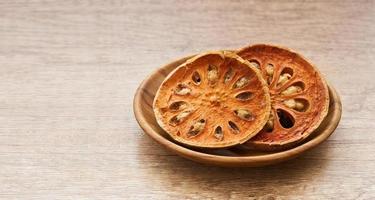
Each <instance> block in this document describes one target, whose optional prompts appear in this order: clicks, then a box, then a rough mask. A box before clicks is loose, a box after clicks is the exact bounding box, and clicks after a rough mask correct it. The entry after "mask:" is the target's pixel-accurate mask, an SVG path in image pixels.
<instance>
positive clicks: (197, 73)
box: [153, 51, 271, 148]
mask: <svg viewBox="0 0 375 200" xmlns="http://www.w3.org/2000/svg"><path fill="white" fill-rule="evenodd" d="M153 106H154V112H155V117H156V120H157V122H158V124H159V125H160V126H161V127H162V128H163V129H164V130H165V131H166V132H167V133H168V134H169V135H170V136H171V137H172V138H173V139H174V140H176V141H178V142H181V143H183V144H186V145H189V146H194V147H206V148H219V147H228V146H233V145H236V144H241V143H244V142H245V141H247V140H248V139H250V138H251V137H253V136H254V135H255V134H257V133H258V132H259V131H260V130H261V129H262V128H263V126H264V125H265V123H266V122H267V119H268V116H269V113H270V109H271V105H270V96H269V91H268V87H267V84H266V82H265V80H264V79H263V78H262V77H261V74H260V71H259V70H258V69H256V68H255V67H252V66H251V65H250V64H249V63H248V62H247V61H245V60H243V59H242V58H240V57H239V56H237V55H235V54H233V53H230V52H226V51H219V52H209V53H205V54H201V55H198V56H196V57H194V58H192V59H190V60H188V61H186V62H185V63H184V64H182V65H180V66H179V67H177V68H176V69H175V70H174V71H172V72H171V73H170V74H169V75H168V76H167V78H166V79H165V80H164V82H163V83H162V84H161V86H160V88H159V90H158V92H157V93H156V96H155V99H154V105H153Z"/></svg>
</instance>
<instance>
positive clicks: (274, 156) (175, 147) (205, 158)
mask: <svg viewBox="0 0 375 200" xmlns="http://www.w3.org/2000/svg"><path fill="white" fill-rule="evenodd" d="M191 57H192V56H186V57H182V58H180V59H177V60H174V61H172V62H170V63H168V64H166V65H163V66H162V67H159V68H158V69H156V70H155V71H154V72H153V73H151V74H150V75H149V76H148V77H146V78H145V79H144V80H143V81H142V82H141V84H140V85H139V86H138V88H137V90H136V92H135V95H134V99H133V112H134V115H135V118H136V121H137V122H138V124H139V126H140V127H141V128H142V129H143V131H144V132H145V133H146V134H147V135H149V136H150V137H151V138H153V139H154V140H156V141H157V142H158V143H159V144H161V145H162V146H164V147H165V148H166V149H168V150H169V151H171V152H173V153H176V154H178V155H180V156H182V157H184V158H187V159H190V160H193V161H196V162H200V163H204V164H210V165H218V166H226V167H255V166H264V165H269V164H276V163H278V162H282V161H284V160H288V159H292V158H294V157H296V156H298V155H300V154H302V153H303V152H305V151H307V150H309V149H312V148H313V147H315V146H317V145H318V144H320V143H322V142H324V141H325V140H326V139H327V138H328V137H329V136H330V135H331V134H332V133H333V132H334V130H335V129H336V128H337V126H338V124H339V121H340V119H341V115H342V104H341V100H340V97H339V95H338V93H337V91H336V90H335V88H333V86H332V85H331V84H330V83H328V81H327V80H326V82H327V85H328V88H329V92H330V94H331V96H332V97H333V98H332V99H335V101H332V102H330V106H333V107H334V108H333V110H332V112H333V114H332V115H333V117H332V118H333V119H334V120H333V122H330V123H328V124H327V126H326V128H325V129H324V130H322V133H321V134H319V135H317V136H316V137H313V138H312V139H311V140H309V141H307V142H305V143H302V144H301V145H298V146H296V147H294V148H291V149H287V150H284V151H280V152H271V153H270V154H265V155H251V156H224V155H213V154H209V153H204V152H199V151H195V150H192V149H189V148H187V147H184V146H181V145H179V144H177V143H174V142H173V141H170V140H168V139H167V138H164V137H163V136H162V135H160V134H159V133H158V132H157V131H155V130H154V129H153V128H152V127H151V126H150V124H148V122H147V121H146V119H145V116H144V114H143V112H142V104H141V96H142V93H143V92H144V91H143V90H144V88H146V87H145V86H146V85H147V84H148V82H149V81H150V80H151V79H152V78H153V77H155V76H157V75H158V73H160V71H162V70H165V68H168V67H171V66H173V65H176V64H178V63H180V62H183V61H184V60H187V59H189V58H191ZM177 66H178V65H177ZM177 66H176V67H177ZM327 116H328V115H327Z"/></svg>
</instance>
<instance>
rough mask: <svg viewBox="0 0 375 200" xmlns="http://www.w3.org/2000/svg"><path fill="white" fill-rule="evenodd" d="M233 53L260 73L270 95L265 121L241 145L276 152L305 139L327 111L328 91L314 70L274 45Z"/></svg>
mask: <svg viewBox="0 0 375 200" xmlns="http://www.w3.org/2000/svg"><path fill="white" fill-rule="evenodd" d="M237 54H238V55H239V56H241V57H242V58H244V59H246V60H248V61H249V62H250V63H251V64H252V65H253V66H256V67H258V68H259V69H260V70H261V73H262V75H263V78H264V79H265V80H266V81H267V84H268V86H269V92H270V95H271V113H270V117H269V119H268V122H267V123H266V125H265V127H264V128H263V130H261V132H260V133H259V134H257V135H256V136H255V137H253V138H252V139H251V140H249V141H248V142H247V143H246V144H245V145H246V146H248V147H251V148H255V149H260V150H280V149H285V148H288V147H291V146H294V145H295V144H298V143H299V142H301V141H303V140H304V139H305V138H307V137H308V136H309V135H310V134H311V133H312V132H313V131H314V130H315V129H316V128H317V127H318V126H319V125H320V123H321V122H322V121H323V119H324V118H325V116H326V115H327V112H328V104H329V95H328V88H327V85H326V83H325V80H324V79H323V77H322V76H321V74H320V73H319V72H318V70H317V69H316V68H315V67H314V66H313V65H312V64H311V63H309V62H308V61H307V60H306V59H305V58H303V57H302V56H301V55H299V54H298V53H296V52H293V51H291V50H289V49H286V48H282V47H278V46H272V45H264V44H260V45H253V46H249V47H245V48H243V49H241V50H239V51H238V52H237Z"/></svg>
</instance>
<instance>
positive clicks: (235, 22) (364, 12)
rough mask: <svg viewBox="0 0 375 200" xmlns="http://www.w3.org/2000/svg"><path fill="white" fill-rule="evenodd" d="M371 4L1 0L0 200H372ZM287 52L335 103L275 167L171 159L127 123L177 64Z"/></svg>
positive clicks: (374, 45)
mask: <svg viewBox="0 0 375 200" xmlns="http://www.w3.org/2000/svg"><path fill="white" fill-rule="evenodd" d="M374 24H375V2H374V1H338V0H337V1H336V0H334V1H321V0H319V1H282V2H281V1H239V0H237V1H220V2H218V1H213V0H208V1H189V2H186V1H172V0H171V1H162V2H156V1H144V0H142V1H116V0H112V1H99V0H86V1H56V0H55V1H53V0H33V1H31V0H23V1H22V0H14V1H10V0H3V1H0V76H1V81H0V102H1V104H0V199H124V198H125V199H147V198H148V199H151V198H152V199H302V198H303V199H374V198H375V173H374V170H375V162H374V161H375V146H374V143H375V136H374V134H373V130H374V129H375V123H374V122H373V121H374V118H375V114H374V113H375V112H374V111H375V79H374V78H373V76H374V74H375V67H374V66H373V64H374V63H375V40H374V38H375V26H374ZM250 43H275V44H280V45H283V46H288V47H290V48H292V49H295V50H297V51H299V52H300V53H302V54H303V55H305V56H306V57H307V58H308V59H309V60H311V61H312V62H313V63H315V64H316V66H318V67H319V68H320V70H321V72H322V73H323V74H324V75H325V76H326V78H327V79H328V80H329V81H330V83H331V84H332V85H333V86H335V88H336V89H337V90H338V92H339V94H340V95H341V99H342V103H343V116H342V120H341V123H340V125H339V127H338V129H337V130H336V132H335V134H333V136H332V137H330V138H329V140H328V141H327V142H325V143H323V144H322V145H320V146H319V147H317V148H315V149H314V150H312V151H310V152H308V153H306V154H305V155H304V156H302V157H299V158H297V159H295V160H291V161H289V162H286V163H283V164H281V165H277V166H271V167H265V168H257V169H246V168H245V169H225V168H218V167H207V166H203V165H200V164H197V163H194V162H191V161H188V160H186V159H183V158H180V157H179V156H176V155H174V154H171V153H169V152H167V151H166V150H165V149H163V148H161V146H160V145H158V144H156V142H154V141H153V140H152V139H150V138H149V137H148V136H147V135H145V134H144V133H143V132H142V130H141V129H140V128H139V126H138V124H137V123H136V121H135V119H134V116H133V112H132V100H133V95H134V93H135V90H136V88H137V87H138V85H139V84H140V82H141V81H142V80H143V79H144V78H145V77H146V76H147V75H148V74H150V73H151V72H152V71H154V70H156V69H157V68H158V67H159V66H161V65H163V64H165V63H168V62H169V61H171V60H174V59H175V58H178V57H182V56H184V55H189V54H193V53H198V52H201V51H205V50H210V49H234V48H239V47H242V46H245V45H247V44H250Z"/></svg>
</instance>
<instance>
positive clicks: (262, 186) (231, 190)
mask: <svg viewBox="0 0 375 200" xmlns="http://www.w3.org/2000/svg"><path fill="white" fill-rule="evenodd" d="M140 132H141V131H140ZM140 134H141V136H140V140H139V144H138V145H137V147H138V150H137V153H138V155H137V157H138V159H137V162H139V163H138V164H139V165H140V166H142V167H143V170H144V173H146V174H145V176H150V177H152V179H153V180H155V179H156V180H158V181H155V183H154V184H159V186H160V187H169V188H170V189H171V190H175V191H176V192H177V193H178V192H184V191H196V192H199V193H201V192H202V194H201V195H204V194H205V193H211V192H214V193H215V195H219V196H222V197H223V198H229V197H241V198H244V197H262V196H265V197H267V198H268V196H269V195H271V197H272V195H277V196H279V195H283V196H285V197H287V196H290V195H303V192H304V191H305V189H306V187H309V185H310V184H311V183H312V182H314V181H317V180H318V179H319V177H322V175H324V173H325V169H326V168H327V166H328V164H329V159H326V158H328V157H330V156H329V154H330V153H331V152H330V148H327V145H329V141H326V142H324V143H323V144H321V145H319V146H317V147H316V148H314V149H312V150H311V151H308V152H305V153H304V154H302V155H301V156H300V157H298V158H295V159H292V160H289V161H286V162H283V163H279V164H276V165H271V166H265V167H258V168H224V167H216V166H209V165H204V164H200V163H196V162H193V161H190V160H188V159H185V158H182V157H180V156H178V155H175V154H173V153H170V152H168V151H167V150H166V149H164V148H163V147H162V146H161V145H159V144H157V143H156V142H155V141H153V140H152V139H151V138H150V137H148V136H147V135H146V134H144V133H140ZM150 149H153V151H150ZM155 187H157V185H155ZM184 188H185V189H184ZM187 188H188V190H187ZM267 195H268V196H267ZM207 197H210V195H208V196H207Z"/></svg>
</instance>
